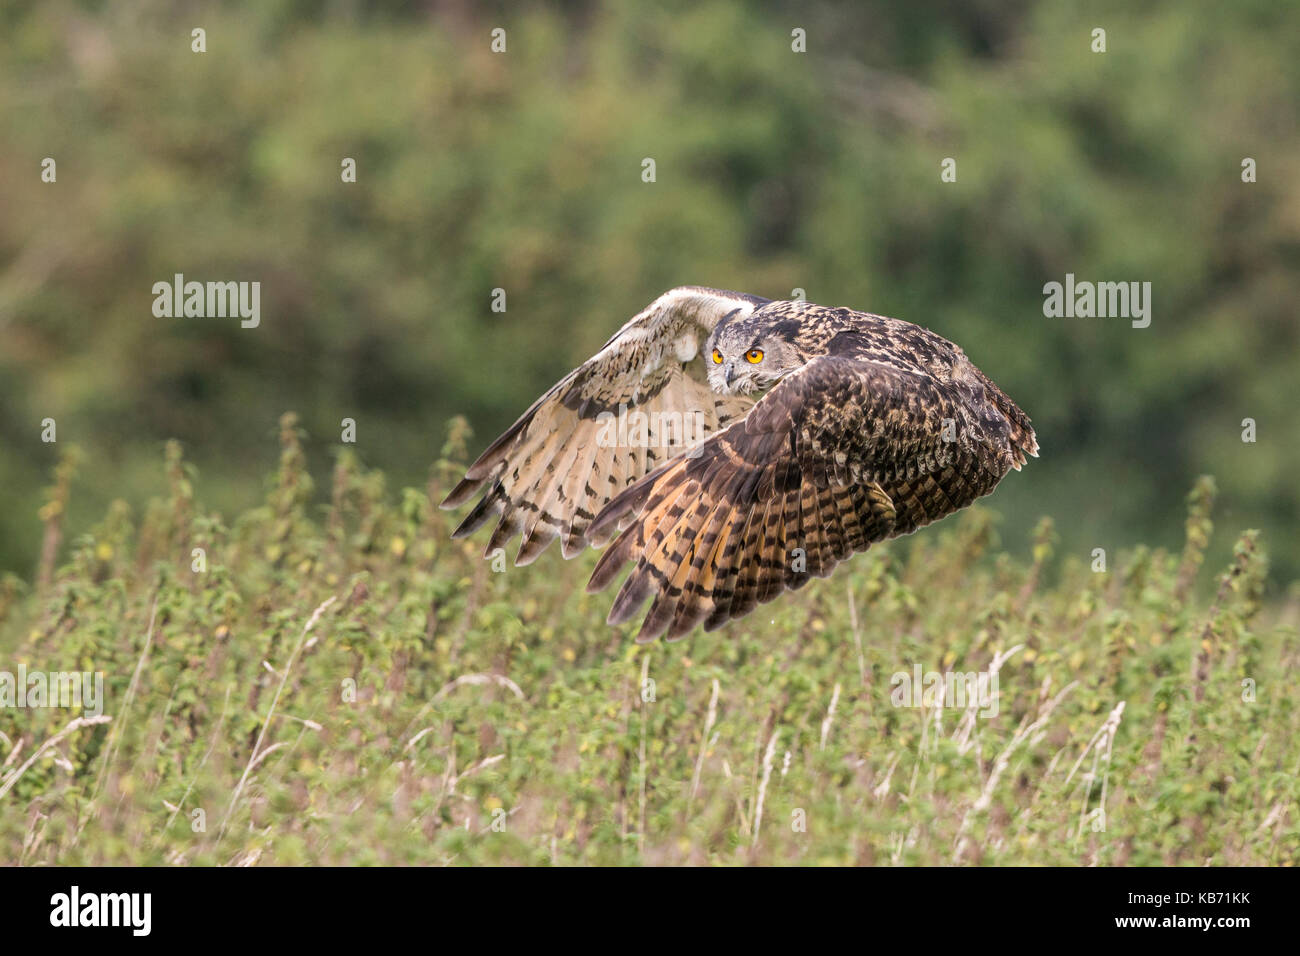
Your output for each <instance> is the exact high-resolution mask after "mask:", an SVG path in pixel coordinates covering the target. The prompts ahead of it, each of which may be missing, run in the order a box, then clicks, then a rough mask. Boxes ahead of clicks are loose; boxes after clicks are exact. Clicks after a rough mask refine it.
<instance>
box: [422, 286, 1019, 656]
mask: <svg viewBox="0 0 1300 956" xmlns="http://www.w3.org/2000/svg"><path fill="white" fill-rule="evenodd" d="M701 346H702V348H701ZM756 393H763V394H761V397H758V398H757V401H756V400H755V397H754V396H755V394H756ZM620 404H621V405H622V406H624V410H625V411H626V410H628V409H634V410H636V411H640V412H643V413H649V414H650V416H651V418H652V419H653V420H655V421H658V425H657V426H656V425H655V424H651V425H650V427H649V428H648V429H646V430H645V432H643V433H640V434H639V436H638V437H639V438H643V439H644V441H640V440H638V441H616V442H613V443H611V442H610V441H609V440H608V438H609V435H610V434H611V432H610V429H609V425H610V419H611V417H612V416H613V415H614V414H615V413H617V412H618V411H619V406H620ZM665 412H667V413H669V415H667V416H664V415H663V413H665ZM674 412H676V413H682V412H685V413H688V414H692V415H694V416H696V417H697V419H698V421H699V423H700V426H701V427H700V431H702V432H703V433H705V434H707V435H708V437H707V438H706V439H704V440H703V441H700V442H698V443H691V442H690V441H689V440H688V439H689V438H691V437H698V436H684V435H683V434H681V433H680V430H679V431H678V433H676V434H674V433H673V429H672V428H671V427H670V426H669V424H668V420H670V419H671V417H672V413H674ZM656 416H658V418H656ZM642 444H644V445H647V446H649V447H633V446H640V445H642ZM688 447H689V450H688ZM1037 452H1038V445H1037V442H1036V441H1035V438H1034V432H1033V429H1032V428H1031V427H1030V423H1029V419H1028V418H1027V417H1026V416H1025V414H1024V413H1023V412H1022V411H1020V409H1019V408H1017V407H1016V405H1015V403H1014V402H1012V401H1011V399H1010V398H1008V397H1007V396H1006V395H1005V394H1004V393H1003V392H1002V391H1001V390H1000V389H999V388H998V387H997V386H996V385H994V384H993V383H992V382H991V381H989V380H988V379H987V378H986V377H985V376H984V374H983V373H982V372H980V370H979V369H977V368H976V367H975V366H974V365H973V364H971V362H970V360H969V359H967V358H966V356H965V354H964V353H963V352H962V351H961V349H959V348H958V347H957V346H956V345H953V344H952V343H951V342H949V341H947V340H946V339H943V338H941V337H940V336H938V335H935V334H934V333H932V332H929V331H928V330H926V329H922V328H920V327H918V326H915V325H912V324H911V323H908V322H902V321H899V320H897V319H889V318H885V317H883V316H877V315H869V314H866V313H862V312H855V311H853V310H851V309H844V308H840V309H829V308H825V307H822V306H817V305H811V304H808V303H803V302H769V301H767V300H764V299H758V298H755V297H752V296H745V295H741V294H738V293H734V292H723V291H718V290H713V289H704V288H699V287H683V288H681V289H674V290H672V291H671V292H667V293H665V294H664V295H663V296H660V297H659V299H657V300H655V302H654V303H652V304H651V305H650V306H649V307H648V308H647V309H646V310H645V311H644V312H642V313H641V314H640V315H638V316H636V317H635V318H633V319H632V320H631V321H630V322H628V323H627V325H625V326H624V327H623V328H622V329H620V330H619V332H618V333H617V334H615V335H614V336H613V337H612V338H611V339H610V340H609V341H608V342H607V343H606V344H605V346H604V348H602V349H601V351H600V352H598V353H597V354H596V355H595V356H593V357H592V358H591V359H590V360H588V361H587V362H585V363H583V365H581V366H579V368H577V369H575V370H574V371H573V372H571V373H570V374H569V375H568V376H566V377H565V378H564V379H562V380H561V381H560V382H559V383H557V384H556V385H555V386H554V387H552V388H551V389H550V390H549V391H548V392H547V393H546V394H545V395H543V396H542V397H541V398H540V399H538V401H537V402H536V403H534V405H533V406H532V408H530V409H529V410H528V411H527V412H525V413H524V415H523V416H522V417H521V418H520V419H519V421H517V422H516V423H515V424H514V425H513V426H511V428H510V429H509V430H507V431H506V433H505V434H504V435H502V436H501V437H500V438H498V439H497V440H496V441H495V442H493V443H492V445H491V446H489V448H488V449H487V451H485V452H484V453H483V455H481V456H480V457H479V459H478V460H477V461H476V462H475V463H474V464H473V465H472V466H471V467H470V469H469V471H468V472H467V474H466V477H465V479H464V480H463V481H462V482H461V483H460V484H459V485H458V486H457V487H456V488H455V489H454V490H453V491H452V493H451V494H450V495H448V497H447V499H446V501H444V502H443V506H444V507H454V506H456V505H458V504H461V503H463V502H464V501H466V500H468V498H469V497H471V496H472V495H473V494H474V493H475V492H476V491H478V490H479V489H480V488H482V487H483V486H484V485H487V490H486V492H485V494H484V496H483V498H482V499H481V500H480V501H479V503H478V504H477V505H476V506H475V508H474V509H473V510H472V511H471V512H470V514H469V515H468V516H467V517H466V519H465V520H464V522H463V523H462V524H461V526H460V527H459V528H458V529H457V530H456V532H455V534H456V536H457V537H460V536H463V535H465V534H469V533H470V532H472V531H473V530H475V529H476V528H478V527H479V526H480V525H482V524H483V523H484V522H486V521H487V520H488V519H489V518H490V517H493V516H494V515H495V516H499V520H498V524H497V527H496V530H495V531H494V532H493V534H492V537H491V540H490V541H489V542H488V547H487V553H488V554H491V553H492V552H493V551H495V550H496V549H497V548H499V547H501V546H502V545H504V544H505V542H506V541H508V540H509V539H510V538H511V537H513V535H514V534H516V533H520V534H522V537H523V543H522V544H521V546H520V549H519V553H518V555H517V557H516V564H526V563H528V562H529V561H532V560H533V559H535V558H536V557H537V555H538V554H540V553H541V551H542V550H543V549H544V548H545V546H546V545H547V544H548V543H549V542H550V541H552V540H554V538H555V537H557V536H560V535H563V539H564V540H563V553H564V555H565V557H571V556H572V555H574V554H576V553H578V552H579V551H580V550H581V549H582V548H583V546H584V545H585V544H594V545H596V546H600V545H603V544H605V543H607V542H609V541H610V539H611V538H613V543H612V544H611V545H610V547H609V549H608V550H607V551H606V552H605V554H604V555H602V556H601V559H600V561H599V562H598V563H597V565H596V568H595V571H594V572H593V573H592V577H591V582H590V584H589V585H588V590H591V591H598V590H600V589H602V588H604V587H606V586H608V585H609V584H610V583H611V582H612V581H613V579H614V578H615V577H616V576H617V575H618V573H619V571H620V570H621V569H622V568H623V567H624V565H625V564H627V563H629V562H632V563H633V565H634V566H633V569H632V573H631V574H630V575H629V576H628V578H627V579H626V580H625V581H624V583H623V586H622V588H621V590H620V591H619V592H618V596H617V597H616V598H615V600H614V605H613V608H612V609H611V611H610V613H609V622H610V623H611V624H620V623H622V622H623V621H626V620H627V619H629V618H630V617H632V616H633V615H635V614H636V613H637V611H638V609H639V608H640V607H641V605H642V604H643V603H644V602H645V600H646V599H647V598H651V597H652V598H653V602H652V604H651V606H650V610H649V612H648V613H647V615H646V617H645V620H644V622H643V623H642V626H641V630H640V632H639V633H638V635H637V640H639V641H646V640H653V639H654V638H655V637H657V636H659V635H660V634H664V633H666V634H667V635H668V639H669V640H673V639H676V638H679V637H682V636H684V635H685V634H687V633H689V632H690V631H691V630H692V629H694V628H695V627H696V626H699V625H703V626H704V628H705V629H706V630H712V629H713V628H716V627H719V626H720V625H722V624H724V623H725V622H727V621H729V620H731V619H733V618H737V617H741V616H743V615H745V614H748V613H749V612H750V611H752V610H753V609H754V608H755V607H756V606H757V605H758V604H761V603H765V602H767V601H770V600H772V599H773V598H775V597H776V596H777V595H779V594H780V593H782V592H783V591H785V590H787V589H796V588H799V587H802V586H803V585H804V584H806V583H807V582H808V580H809V578H810V577H812V576H817V577H826V576H827V575H829V574H830V573H831V570H832V569H833V568H834V567H835V565H836V564H838V563H839V562H841V561H843V560H845V559H846V558H848V557H849V556H850V555H852V554H853V553H855V552H857V551H865V550H866V549H867V548H868V547H869V546H870V545H871V544H872V543H874V542H876V541H881V540H884V539H886V538H892V537H895V536H897V535H900V534H907V533H909V532H912V531H915V530H916V529H917V528H919V527H921V526H923V525H926V524H928V523H930V522H931V521H934V520H936V519H938V518H941V517H943V516H944V515H947V514H951V513H952V512H954V511H956V510H958V509H959V508H963V507H965V506H966V505H968V504H970V503H971V502H972V501H974V500H975V499H976V498H978V497H980V496H981V495H986V494H988V493H989V492H991V491H992V490H993V488H994V487H995V486H996V485H997V483H998V482H999V481H1000V480H1001V479H1002V477H1003V476H1004V475H1006V473H1007V472H1008V471H1009V470H1011V469H1012V468H1015V469H1017V470H1018V469H1019V468H1020V466H1021V465H1023V464H1024V462H1025V460H1026V456H1027V455H1036V454H1037Z"/></svg>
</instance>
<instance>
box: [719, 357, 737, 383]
mask: <svg viewBox="0 0 1300 956" xmlns="http://www.w3.org/2000/svg"><path fill="white" fill-rule="evenodd" d="M722 374H723V381H724V382H726V383H727V384H728V385H730V384H731V380H732V379H733V378H735V377H736V366H734V365H732V364H731V363H730V362H728V363H727V365H726V367H725V368H724V369H723V371H722Z"/></svg>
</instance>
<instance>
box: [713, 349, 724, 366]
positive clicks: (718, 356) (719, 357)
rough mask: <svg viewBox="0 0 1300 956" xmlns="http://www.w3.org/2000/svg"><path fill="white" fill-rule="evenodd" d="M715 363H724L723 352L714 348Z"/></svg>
mask: <svg viewBox="0 0 1300 956" xmlns="http://www.w3.org/2000/svg"><path fill="white" fill-rule="evenodd" d="M713 364H714V365H721V364H722V353H721V352H719V351H718V350H717V349H714V350H713Z"/></svg>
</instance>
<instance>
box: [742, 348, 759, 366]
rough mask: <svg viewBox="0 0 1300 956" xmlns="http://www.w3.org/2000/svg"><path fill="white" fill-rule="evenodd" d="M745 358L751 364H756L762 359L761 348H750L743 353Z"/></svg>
mask: <svg viewBox="0 0 1300 956" xmlns="http://www.w3.org/2000/svg"><path fill="white" fill-rule="evenodd" d="M745 360H746V361H747V362H749V363H750V364H751V365H757V364H758V363H759V362H761V361H763V350H762V349H750V350H749V351H748V352H746V353H745Z"/></svg>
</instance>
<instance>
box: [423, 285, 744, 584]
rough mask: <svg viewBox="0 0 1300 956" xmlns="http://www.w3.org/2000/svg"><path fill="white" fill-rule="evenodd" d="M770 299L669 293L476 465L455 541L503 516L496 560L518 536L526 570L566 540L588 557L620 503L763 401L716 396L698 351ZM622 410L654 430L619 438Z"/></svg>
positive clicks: (569, 549)
mask: <svg viewBox="0 0 1300 956" xmlns="http://www.w3.org/2000/svg"><path fill="white" fill-rule="evenodd" d="M766 301H767V300H765V299H760V298H757V297H755V296H748V295H744V294H742V293H738V292H726V291H721V290H717V289H706V288H702V287H698V286H683V287H681V288H677V289H673V290H671V291H669V292H665V293H664V294H663V295H661V296H660V297H659V298H658V299H656V300H655V301H654V302H652V303H651V304H650V305H649V306H647V307H646V308H645V310H643V311H642V312H641V313H639V314H638V315H636V316H634V317H633V318H632V319H631V320H629V321H628V322H627V324H626V325H624V326H623V327H622V328H621V329H619V330H618V331H617V332H616V333H614V335H613V336H612V337H611V338H610V339H609V341H608V342H606V343H605V345H604V347H603V348H601V350H600V351H599V352H597V353H596V354H595V355H594V356H592V357H591V358H590V359H588V360H587V361H586V362H584V363H582V365H580V366H578V368H576V369H574V370H573V371H572V372H570V373H569V374H568V375H566V376H565V377H564V378H563V379H561V380H560V381H559V382H557V383H556V384H555V385H553V386H552V387H551V388H550V389H548V390H547V392H546V393H545V394H544V395H542V397H541V398H539V399H538V400H537V401H536V402H534V403H533V405H532V407H530V408H529V409H528V410H527V411H526V412H524V414H523V415H521V416H520V418H519V420H518V421H516V422H515V423H514V424H513V425H511V426H510V427H509V428H508V429H506V431H505V432H504V433H503V434H502V435H501V436H500V437H499V438H497V439H496V440H495V441H494V442H492V444H491V445H489V446H488V448H487V450H486V451H484V452H483V454H482V455H480V456H479V458H478V460H477V461H475V462H474V463H473V464H472V465H470V467H469V470H468V471H467V472H466V473H465V477H464V479H463V480H462V481H461V482H460V483H459V484H458V485H457V486H456V487H455V488H453V489H452V491H451V493H450V494H449V495H447V497H446V499H445V500H444V501H443V502H442V507H444V508H454V507H457V506H458V505H461V504H464V503H465V502H466V501H468V500H469V499H470V498H471V497H473V495H474V494H475V493H477V492H479V491H480V490H484V489H485V490H484V493H483V497H482V498H481V499H480V500H479V501H478V503H477V504H476V505H475V506H474V508H473V509H472V510H471V511H470V512H469V514H468V515H466V517H465V519H464V521H462V522H461V524H460V526H459V527H458V528H457V529H456V531H455V532H454V536H455V537H457V538H461V537H464V536H466V535H468V534H470V533H472V532H473V531H475V530H476V529H478V528H479V527H480V526H482V525H483V524H484V523H486V522H487V521H488V520H489V519H491V518H493V517H498V518H499V520H498V522H497V526H496V529H495V530H494V531H493V533H492V536H491V538H490V539H489V541H488V544H487V548H486V550H485V554H487V555H491V554H492V552H493V551H495V550H496V549H497V548H500V547H503V546H504V545H505V544H506V543H507V542H508V541H509V540H510V539H511V538H512V537H514V536H515V535H516V534H520V535H521V536H522V542H521V544H520V546H519V552H518V554H517V555H516V557H515V564H517V565H523V564H528V563H529V562H531V561H533V560H534V559H535V558H536V557H537V556H538V555H539V554H541V553H542V551H543V550H544V549H545V548H546V546H547V545H548V544H550V543H551V542H552V541H553V540H555V538H557V537H560V536H561V535H562V536H563V541H562V542H561V547H562V550H563V553H564V556H565V557H566V558H568V557H572V556H574V555H575V554H577V553H578V552H580V551H581V550H582V549H583V547H585V545H586V544H587V537H586V531H587V528H588V526H589V525H590V524H591V521H592V519H593V518H594V517H595V516H596V514H597V513H598V512H599V511H600V510H601V509H602V508H603V507H604V506H605V505H606V504H607V503H608V502H609V501H610V499H611V498H613V497H614V496H615V495H616V494H618V493H619V492H620V491H622V490H623V489H624V488H625V487H627V486H628V485H629V484H631V483H632V482H634V481H636V480H637V479H639V478H641V477H642V476H643V475H645V474H646V473H647V472H649V471H652V470H653V469H654V468H656V467H658V466H660V465H662V464H663V463H664V462H665V461H667V460H669V459H671V458H672V457H674V456H676V455H678V454H680V453H681V452H682V451H683V450H685V449H686V448H687V447H688V446H689V445H691V444H694V443H695V442H698V441H700V440H701V439H702V438H703V437H704V436H705V435H708V434H712V433H713V432H715V431H717V430H718V429H719V428H722V427H724V426H726V425H727V424H728V423H730V422H732V421H735V420H736V419H738V418H740V417H742V416H744V414H745V413H746V412H747V411H748V410H749V409H750V408H751V407H752V406H753V404H754V400H753V399H752V398H749V397H745V396H739V395H721V394H717V393H715V392H713V391H711V390H710V389H709V387H708V385H707V384H705V382H704V381H702V380H700V379H702V378H703V376H702V375H700V374H699V368H701V367H702V361H701V360H699V359H698V358H697V354H698V352H699V349H700V348H701V347H702V346H703V344H704V341H705V339H706V338H707V337H708V335H709V333H710V332H712V331H713V329H714V327H716V326H717V325H718V323H719V322H721V321H722V320H723V319H725V318H727V317H729V316H731V315H734V314H737V313H744V314H747V313H748V312H750V311H752V310H753V309H755V308H757V307H758V306H760V305H762V304H763V303H764V302H766ZM692 363H695V367H694V368H692V367H691V366H692ZM692 373H695V374H692ZM697 376H698V377H697ZM620 406H622V407H623V408H625V409H626V415H625V417H624V421H625V423H626V422H627V421H628V420H629V419H630V416H631V415H632V413H633V412H641V413H643V414H645V415H646V416H647V418H646V423H645V432H644V435H641V434H639V433H637V432H636V430H635V428H636V423H635V421H633V428H632V429H627V428H625V429H624V431H631V433H632V439H631V440H623V439H619V438H618V436H617V434H616V433H617V417H618V415H619V413H620ZM611 436H613V437H614V438H615V440H614V441H610V440H609V438H610V437H611Z"/></svg>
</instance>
